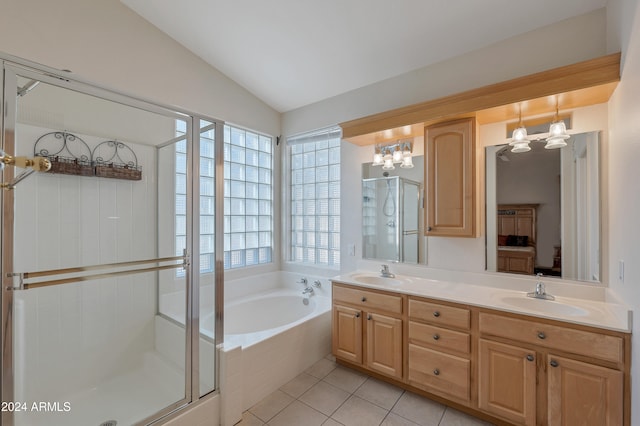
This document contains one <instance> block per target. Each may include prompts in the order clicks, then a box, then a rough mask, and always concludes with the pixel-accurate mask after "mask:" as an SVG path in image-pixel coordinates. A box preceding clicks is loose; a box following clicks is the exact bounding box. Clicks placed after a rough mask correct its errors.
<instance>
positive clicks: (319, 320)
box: [156, 272, 331, 424]
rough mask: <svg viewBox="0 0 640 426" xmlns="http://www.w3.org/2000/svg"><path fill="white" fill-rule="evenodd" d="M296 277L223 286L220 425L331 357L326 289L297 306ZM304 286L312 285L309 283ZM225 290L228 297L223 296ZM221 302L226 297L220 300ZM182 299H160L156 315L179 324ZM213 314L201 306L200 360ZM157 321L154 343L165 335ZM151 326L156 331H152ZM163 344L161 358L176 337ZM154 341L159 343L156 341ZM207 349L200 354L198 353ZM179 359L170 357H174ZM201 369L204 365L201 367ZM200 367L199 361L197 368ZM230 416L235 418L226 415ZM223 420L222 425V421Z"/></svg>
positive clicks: (276, 275) (204, 293)
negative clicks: (160, 314) (317, 363)
mask: <svg viewBox="0 0 640 426" xmlns="http://www.w3.org/2000/svg"><path fill="white" fill-rule="evenodd" d="M299 279H300V276H299V275H297V274H296V275H294V274H291V273H286V272H273V273H267V274H264V275H261V276H260V279H259V280H256V279H255V277H248V278H245V279H239V280H231V281H227V282H225V296H227V295H228V296H227V297H229V296H230V297H231V299H227V300H225V304H224V344H223V345H222V347H221V348H219V349H220V350H219V355H220V391H221V396H222V402H221V405H222V407H223V408H222V412H223V413H227V414H223V419H221V420H222V421H221V423H222V424H234V423H235V422H237V421H239V420H240V418H238V417H237V416H238V415H240V416H241V414H242V411H244V410H247V409H248V408H250V407H252V406H253V405H255V404H256V403H257V402H258V401H260V400H262V399H263V398H264V397H265V396H267V395H269V394H270V393H272V392H273V391H275V390H276V389H278V388H279V387H281V386H282V385H284V384H285V383H287V382H288V381H290V380H291V379H293V378H294V377H296V376H297V375H298V374H300V373H301V372H303V371H305V370H306V369H307V368H309V367H310V366H311V365H313V364H314V363H315V362H317V361H318V360H320V359H322V358H323V357H324V356H326V355H327V354H328V353H329V352H331V298H330V289H331V285H330V283H329V282H328V280H326V279H322V281H323V285H322V287H321V288H317V289H315V291H314V293H315V294H314V295H313V296H311V297H308V301H309V304H308V305H305V304H303V299H304V296H303V295H302V290H303V288H304V286H302V285H300V284H296V281H299ZM308 279H309V282H313V279H312V278H311V277H309V278H308ZM227 289H228V290H229V291H227ZM210 291H212V288H211V289H210V288H206V287H203V288H201V294H200V296H201V300H203V299H204V300H212V298H211V295H210V294H209V293H208V292H210ZM225 299H226V297H225ZM183 305H184V293H182V294H165V295H161V296H160V311H161V313H162V314H163V315H164V316H165V317H169V318H171V319H173V320H175V322H179V323H183V322H184V319H183V318H184V308H183ZM213 315H214V314H213V312H211V311H210V310H209V311H208V312H207V309H206V308H205V306H204V305H201V318H200V326H201V327H200V332H201V335H203V336H206V337H204V338H203V339H201V344H200V346H201V347H200V349H201V357H202V356H205V357H208V356H207V355H205V353H210V349H209V348H211V350H213V346H212V345H211V343H209V342H211V340H210V339H208V338H210V337H212V336H213V324H214V321H213V319H214V316H213ZM175 322H170V321H167V320H166V318H164V317H163V316H158V318H157V323H158V324H159V325H160V327H159V328H157V330H156V335H157V336H158V337H161V336H164V335H169V334H171V333H169V332H167V331H166V330H167V329H168V328H170V327H168V324H170V323H172V324H173V327H174V328H175V327H176V323H175ZM158 324H157V326H158ZM173 335H175V336H174V337H172V338H171V339H168V340H167V342H163V345H162V346H163V348H164V349H163V350H162V351H161V352H168V351H173V348H174V347H179V345H175V344H173V343H172V342H174V343H175V341H177V340H179V339H180V338H182V337H181V336H182V335H181V334H180V333H173ZM159 340H163V339H162V338H160V339H159ZM204 349H207V351H206V352H205V353H203V350H204ZM179 356H183V353H182V352H181V351H180V352H176V353H175V354H174V357H176V360H178V358H177V357H179ZM204 363H205V365H207V362H206V361H204ZM202 365H203V361H201V368H202ZM231 413H235V414H231ZM225 418H226V420H225Z"/></svg>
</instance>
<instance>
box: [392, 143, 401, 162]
mask: <svg viewBox="0 0 640 426" xmlns="http://www.w3.org/2000/svg"><path fill="white" fill-rule="evenodd" d="M401 161H402V151H400V147H399V146H396V149H395V150H394V151H393V162H394V163H399V162H401Z"/></svg>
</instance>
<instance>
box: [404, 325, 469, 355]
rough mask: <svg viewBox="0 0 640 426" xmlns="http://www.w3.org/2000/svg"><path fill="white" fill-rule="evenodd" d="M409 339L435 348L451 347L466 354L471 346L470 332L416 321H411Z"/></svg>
mask: <svg viewBox="0 0 640 426" xmlns="http://www.w3.org/2000/svg"><path fill="white" fill-rule="evenodd" d="M409 340H411V341H413V342H416V343H420V344H425V345H429V346H432V347H434V348H446V349H451V350H453V351H457V352H461V353H464V354H468V353H469V350H470V347H471V343H470V342H471V337H470V336H469V334H468V333H461V332H459V331H453V330H448V329H446V328H441V327H436V326H434V325H427V324H422V323H419V322H415V321H409Z"/></svg>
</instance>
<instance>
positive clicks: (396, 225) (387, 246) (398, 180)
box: [362, 176, 420, 263]
mask: <svg viewBox="0 0 640 426" xmlns="http://www.w3.org/2000/svg"><path fill="white" fill-rule="evenodd" d="M419 202H420V183H419V182H414V181H411V180H409V179H405V178H402V177H399V176H390V177H379V178H369V179H363V180H362V221H363V223H362V225H363V226H362V237H363V257H364V258H365V259H380V260H388V261H393V262H407V263H418V260H419V259H420V253H419V236H420V232H419V221H420V215H419V209H420V204H419Z"/></svg>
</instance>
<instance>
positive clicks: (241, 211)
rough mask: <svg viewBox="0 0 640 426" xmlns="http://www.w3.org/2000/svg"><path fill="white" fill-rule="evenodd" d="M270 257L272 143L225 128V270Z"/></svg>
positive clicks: (257, 263)
mask: <svg viewBox="0 0 640 426" xmlns="http://www.w3.org/2000/svg"><path fill="white" fill-rule="evenodd" d="M272 256H273V140H272V138H271V137H269V136H265V135H260V134H257V133H254V132H250V131H247V130H244V129H240V128H237V127H233V126H227V125H225V126H224V267H225V269H233V268H241V267H244V266H251V265H259V264H262V263H270V262H271V261H272Z"/></svg>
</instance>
